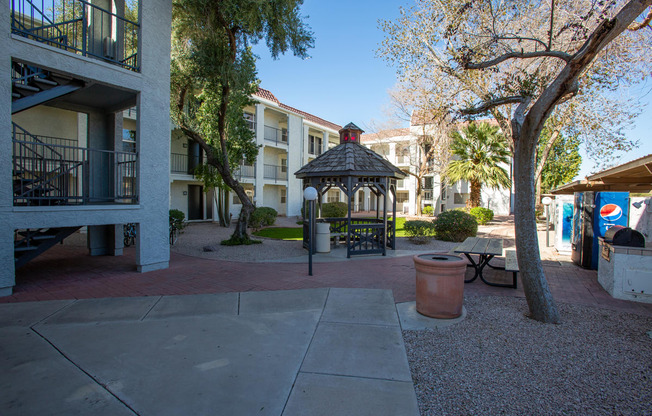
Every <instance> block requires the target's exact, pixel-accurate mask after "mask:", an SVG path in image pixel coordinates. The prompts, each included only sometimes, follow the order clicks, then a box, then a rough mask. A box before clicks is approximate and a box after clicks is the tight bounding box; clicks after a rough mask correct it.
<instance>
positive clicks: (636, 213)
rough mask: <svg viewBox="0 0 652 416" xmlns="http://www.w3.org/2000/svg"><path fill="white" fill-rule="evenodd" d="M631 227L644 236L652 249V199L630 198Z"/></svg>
mask: <svg viewBox="0 0 652 416" xmlns="http://www.w3.org/2000/svg"><path fill="white" fill-rule="evenodd" d="M634 204H636V205H638V207H636V206H634ZM629 227H631V228H634V229H635V230H637V231H639V232H640V233H641V234H643V236H644V237H645V242H646V244H647V246H648V247H652V197H633V198H630V201H629ZM650 267H652V266H650Z"/></svg>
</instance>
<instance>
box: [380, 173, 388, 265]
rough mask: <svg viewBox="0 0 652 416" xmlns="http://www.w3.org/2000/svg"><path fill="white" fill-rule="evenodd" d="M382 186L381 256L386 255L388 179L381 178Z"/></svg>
mask: <svg viewBox="0 0 652 416" xmlns="http://www.w3.org/2000/svg"><path fill="white" fill-rule="evenodd" d="M383 182H384V184H383V186H384V187H385V192H383V234H382V235H383V256H385V255H387V191H388V190H389V187H388V186H387V185H388V183H389V178H383Z"/></svg>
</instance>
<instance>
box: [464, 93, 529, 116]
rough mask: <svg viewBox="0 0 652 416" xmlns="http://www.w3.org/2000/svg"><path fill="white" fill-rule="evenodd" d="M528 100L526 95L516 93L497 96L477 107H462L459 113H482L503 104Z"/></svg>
mask: <svg viewBox="0 0 652 416" xmlns="http://www.w3.org/2000/svg"><path fill="white" fill-rule="evenodd" d="M526 100H529V99H528V98H526V97H523V96H520V95H517V96H513V97H503V98H497V99H495V100H489V101H486V102H483V103H482V105H480V106H478V107H473V108H464V109H462V110H460V114H461V115H463V116H472V115H476V114H482V113H486V112H487V111H490V110H491V109H493V108H496V107H500V106H502V105H505V104H517V103H523V102H524V101H526Z"/></svg>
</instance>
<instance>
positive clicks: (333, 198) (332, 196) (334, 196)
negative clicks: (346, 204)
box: [326, 189, 340, 202]
mask: <svg viewBox="0 0 652 416" xmlns="http://www.w3.org/2000/svg"><path fill="white" fill-rule="evenodd" d="M326 202H340V191H338V190H336V189H335V190H330V191H328V193H327V194H326Z"/></svg>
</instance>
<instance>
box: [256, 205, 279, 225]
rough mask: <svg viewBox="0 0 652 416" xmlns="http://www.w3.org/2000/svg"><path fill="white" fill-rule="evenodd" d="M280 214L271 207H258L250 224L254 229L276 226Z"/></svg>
mask: <svg viewBox="0 0 652 416" xmlns="http://www.w3.org/2000/svg"><path fill="white" fill-rule="evenodd" d="M277 216H278V212H276V210H275V209H274V208H270V207H258V208H256V209H255V210H254V212H252V213H251V217H250V218H249V224H250V225H251V227H252V228H256V229H257V228H261V227H265V226H270V225H274V223H275V222H276V217H277Z"/></svg>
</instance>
